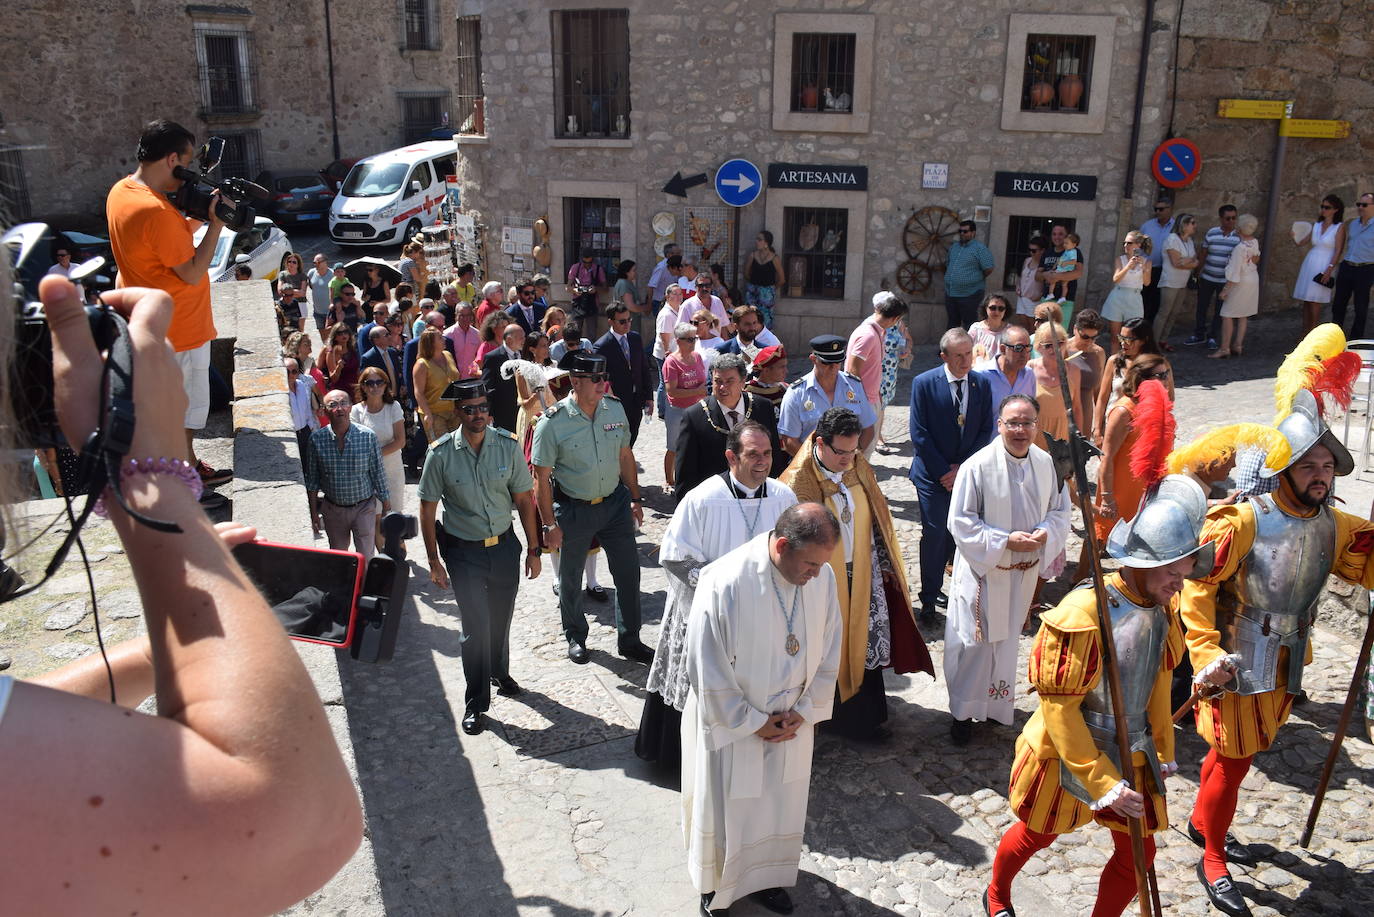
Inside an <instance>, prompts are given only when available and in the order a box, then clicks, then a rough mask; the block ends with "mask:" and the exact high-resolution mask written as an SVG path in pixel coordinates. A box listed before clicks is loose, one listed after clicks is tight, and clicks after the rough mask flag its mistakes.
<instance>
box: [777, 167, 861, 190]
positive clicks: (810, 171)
mask: <svg viewBox="0 0 1374 917" xmlns="http://www.w3.org/2000/svg"><path fill="white" fill-rule="evenodd" d="M768 187H770V188H810V189H812V190H819V191H867V190H868V166H807V165H797V164H795V163H790V162H770V163H769V164H768Z"/></svg>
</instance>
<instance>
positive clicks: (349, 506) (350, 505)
mask: <svg viewBox="0 0 1374 917" xmlns="http://www.w3.org/2000/svg"><path fill="white" fill-rule="evenodd" d="M371 499H373V498H372V497H366V498H364V499H362V500H359V501H358V502H357V503H335V502H334V501H333V500H331V499H329V498H328V497H325V498H324V502H326V503H328V504H329V505H330V506H337V507H338V508H339V509H352V508H353V507H355V506H362V505H363V504H364V503H366V502H367V501H368V500H371Z"/></svg>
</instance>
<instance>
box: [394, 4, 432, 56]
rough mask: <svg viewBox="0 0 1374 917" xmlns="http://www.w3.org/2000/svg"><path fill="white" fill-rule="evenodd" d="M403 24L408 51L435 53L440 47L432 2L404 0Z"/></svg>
mask: <svg viewBox="0 0 1374 917" xmlns="http://www.w3.org/2000/svg"><path fill="white" fill-rule="evenodd" d="M403 3H404V7H403V10H402V23H403V25H404V28H405V49H406V50H407V51H433V50H436V49H437V48H438V47H439V41H438V38H439V30H438V29H437V28H435V22H434V7H433V4H431V3H430V0H403Z"/></svg>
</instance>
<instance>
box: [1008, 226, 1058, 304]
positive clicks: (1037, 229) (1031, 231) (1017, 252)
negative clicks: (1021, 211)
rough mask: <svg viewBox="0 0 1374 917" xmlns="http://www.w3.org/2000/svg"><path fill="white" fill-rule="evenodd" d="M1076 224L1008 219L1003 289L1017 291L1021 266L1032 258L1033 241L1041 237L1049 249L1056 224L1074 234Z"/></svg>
mask: <svg viewBox="0 0 1374 917" xmlns="http://www.w3.org/2000/svg"><path fill="white" fill-rule="evenodd" d="M1076 222H1077V221H1076V220H1070V219H1064V218H1062V217H1027V216H1013V217H1009V218H1008V219H1007V250H1006V254H1005V256H1004V257H1003V259H1002V266H1003V268H1004V269H1005V270H1006V276H1005V277H1004V278H1003V279H1002V282H1003V289H1007V290H1014V289H1016V282H1017V281H1018V280H1019V279H1020V277H1021V265H1022V264H1024V263H1025V261H1026V258H1027V257H1029V256H1030V240H1031V239H1034V238H1035V237H1036V236H1040V237H1042V239H1043V241H1044V243H1045V245H1046V246H1047V247H1052V246H1051V245H1050V230H1051V229H1052V228H1053V227H1054V224H1055V223H1062V224H1064V226H1066V227H1068V230H1069V232H1073V231H1074V224H1075V223H1076ZM1042 257H1043V254H1042Z"/></svg>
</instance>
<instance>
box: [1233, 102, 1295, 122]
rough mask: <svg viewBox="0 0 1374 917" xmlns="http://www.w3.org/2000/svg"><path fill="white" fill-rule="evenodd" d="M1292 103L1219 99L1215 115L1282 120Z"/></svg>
mask: <svg viewBox="0 0 1374 917" xmlns="http://www.w3.org/2000/svg"><path fill="white" fill-rule="evenodd" d="M1292 104H1293V103H1292V102H1285V101H1284V100H1283V99H1221V100H1219V101H1218V102H1217V115H1218V116H1219V117H1222V118H1271V119H1272V118H1282V117H1283V115H1284V112H1285V111H1286V110H1287V108H1288V106H1290V105H1292Z"/></svg>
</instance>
